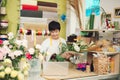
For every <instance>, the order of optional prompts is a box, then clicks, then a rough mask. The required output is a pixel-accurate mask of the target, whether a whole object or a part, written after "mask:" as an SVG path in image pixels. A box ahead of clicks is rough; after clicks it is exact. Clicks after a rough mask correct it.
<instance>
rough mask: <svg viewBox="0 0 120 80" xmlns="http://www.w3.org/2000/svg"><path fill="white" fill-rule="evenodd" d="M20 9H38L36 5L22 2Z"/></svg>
mask: <svg viewBox="0 0 120 80" xmlns="http://www.w3.org/2000/svg"><path fill="white" fill-rule="evenodd" d="M22 10H34V11H38V6H35V5H28V4H23V5H22Z"/></svg>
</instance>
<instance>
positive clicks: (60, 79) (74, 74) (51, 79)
mask: <svg viewBox="0 0 120 80" xmlns="http://www.w3.org/2000/svg"><path fill="white" fill-rule="evenodd" d="M96 75H97V74H95V73H93V72H89V73H87V72H83V71H80V70H76V69H69V72H68V75H65V76H46V75H42V77H44V78H45V79H47V80H64V79H72V78H80V77H88V76H96Z"/></svg>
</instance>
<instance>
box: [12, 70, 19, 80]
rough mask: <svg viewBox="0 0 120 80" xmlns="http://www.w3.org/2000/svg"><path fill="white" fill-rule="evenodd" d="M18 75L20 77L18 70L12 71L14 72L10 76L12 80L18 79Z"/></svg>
mask: <svg viewBox="0 0 120 80" xmlns="http://www.w3.org/2000/svg"><path fill="white" fill-rule="evenodd" d="M17 75H18V71H16V70H12V71H11V74H10V76H11V77H12V78H15V77H17Z"/></svg>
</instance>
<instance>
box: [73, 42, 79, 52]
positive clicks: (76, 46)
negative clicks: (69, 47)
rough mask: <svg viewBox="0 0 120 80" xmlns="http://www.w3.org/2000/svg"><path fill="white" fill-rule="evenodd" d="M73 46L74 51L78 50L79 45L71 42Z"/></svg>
mask: <svg viewBox="0 0 120 80" xmlns="http://www.w3.org/2000/svg"><path fill="white" fill-rule="evenodd" d="M73 46H74V49H75V51H77V52H79V51H80V47H79V46H78V45H77V44H76V43H73Z"/></svg>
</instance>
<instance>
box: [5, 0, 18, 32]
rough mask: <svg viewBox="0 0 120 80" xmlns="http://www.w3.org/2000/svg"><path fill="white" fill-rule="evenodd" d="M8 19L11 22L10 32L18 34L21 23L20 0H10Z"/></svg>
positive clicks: (8, 3)
mask: <svg viewBox="0 0 120 80" xmlns="http://www.w3.org/2000/svg"><path fill="white" fill-rule="evenodd" d="M6 9H7V15H6V19H7V20H8V21H9V26H8V32H13V33H16V30H17V24H18V22H19V0H8V2H7V6H6Z"/></svg>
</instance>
